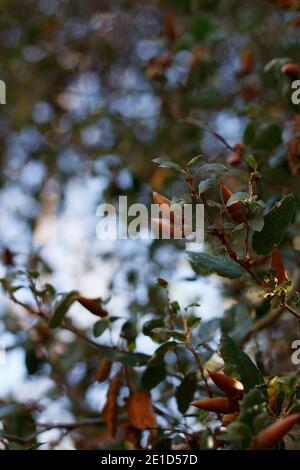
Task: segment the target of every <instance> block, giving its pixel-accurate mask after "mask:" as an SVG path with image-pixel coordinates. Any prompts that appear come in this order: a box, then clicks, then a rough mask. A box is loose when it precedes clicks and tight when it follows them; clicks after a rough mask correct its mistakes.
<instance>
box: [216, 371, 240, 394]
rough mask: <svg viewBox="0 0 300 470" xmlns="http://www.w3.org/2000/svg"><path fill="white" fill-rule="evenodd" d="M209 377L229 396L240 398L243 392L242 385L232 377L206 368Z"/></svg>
mask: <svg viewBox="0 0 300 470" xmlns="http://www.w3.org/2000/svg"><path fill="white" fill-rule="evenodd" d="M207 372H208V373H209V376H210V378H211V379H212V381H213V382H214V383H215V384H216V385H217V387H219V388H220V389H221V390H223V392H224V393H225V394H226V395H227V396H228V397H229V398H241V397H242V396H243V394H244V386H243V384H242V383H241V382H240V381H239V380H236V379H234V378H233V377H229V376H228V375H225V374H222V373H220V372H213V371H210V370H208V371H207Z"/></svg>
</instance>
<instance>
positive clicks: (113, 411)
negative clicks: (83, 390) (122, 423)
mask: <svg viewBox="0 0 300 470" xmlns="http://www.w3.org/2000/svg"><path fill="white" fill-rule="evenodd" d="M120 384H121V375H120V374H117V375H115V376H114V378H113V379H112V381H111V384H110V386H109V388H108V392H107V396H106V403H105V405H104V408H103V410H102V413H101V416H102V418H103V419H104V421H105V422H106V424H107V429H108V432H109V434H110V436H111V437H115V435H116V430H117V417H118V403H117V399H118V393H119V389H120Z"/></svg>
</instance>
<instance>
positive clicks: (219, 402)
mask: <svg viewBox="0 0 300 470" xmlns="http://www.w3.org/2000/svg"><path fill="white" fill-rule="evenodd" d="M191 405H193V406H196V407H197V408H201V409H202V410H206V411H212V412H215V413H224V414H229V413H234V412H235V411H238V410H239V404H238V402H237V401H236V400H231V399H230V398H224V397H217V398H203V399H202V400H196V401H193V402H192V403H191Z"/></svg>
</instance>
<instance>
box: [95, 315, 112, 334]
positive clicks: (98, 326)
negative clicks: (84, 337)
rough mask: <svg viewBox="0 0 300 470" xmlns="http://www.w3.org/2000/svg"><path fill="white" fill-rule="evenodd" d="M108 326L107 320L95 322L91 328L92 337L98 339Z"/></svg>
mask: <svg viewBox="0 0 300 470" xmlns="http://www.w3.org/2000/svg"><path fill="white" fill-rule="evenodd" d="M109 325H110V323H109V321H108V320H107V319H103V320H99V321H97V322H96V323H95V324H94V326H93V335H94V336H95V337H96V338H98V337H99V336H101V335H102V334H103V333H104V331H106V330H107V329H108V328H109Z"/></svg>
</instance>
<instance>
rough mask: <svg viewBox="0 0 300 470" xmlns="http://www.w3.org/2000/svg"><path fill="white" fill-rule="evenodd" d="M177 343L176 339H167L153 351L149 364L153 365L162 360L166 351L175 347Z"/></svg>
mask: <svg viewBox="0 0 300 470" xmlns="http://www.w3.org/2000/svg"><path fill="white" fill-rule="evenodd" d="M178 344H179V343H177V342H176V341H167V342H166V343H163V344H162V345H161V346H159V348H157V349H156V351H154V354H153V356H152V357H151V359H150V361H149V362H148V364H149V366H154V365H157V364H159V363H160V362H163V360H164V357H165V355H166V354H167V352H168V351H171V350H173V349H175V348H176V347H177V346H178Z"/></svg>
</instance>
